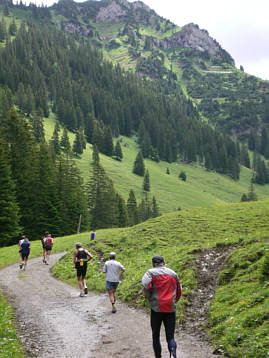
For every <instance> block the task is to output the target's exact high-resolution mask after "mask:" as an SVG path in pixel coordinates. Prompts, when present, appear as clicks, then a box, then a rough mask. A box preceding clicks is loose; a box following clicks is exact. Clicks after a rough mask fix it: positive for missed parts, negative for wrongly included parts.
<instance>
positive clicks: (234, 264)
mask: <svg viewBox="0 0 269 358" xmlns="http://www.w3.org/2000/svg"><path fill="white" fill-rule="evenodd" d="M268 220H269V200H266V201H260V202H249V203H239V204H229V205H216V206H211V207H200V208H192V209H188V210H182V211H180V212H175V213H169V214H166V215H163V216H161V217H158V218H156V219H152V220H149V221H147V222H144V223H141V224H139V225H137V226H135V227H132V228H126V229H107V230H100V231H97V237H96V241H95V242H94V245H92V246H91V247H90V250H91V252H92V254H93V255H94V259H93V260H92V261H91V264H90V265H89V270H88V286H89V287H90V289H91V290H96V291H101V292H103V291H104V288H105V286H104V276H103V274H102V273H101V272H100V268H101V267H102V261H103V260H105V259H107V257H108V254H109V252H110V251H111V250H115V251H116V252H117V258H118V260H119V261H121V262H122V263H123V264H124V266H125V267H126V273H125V277H124V280H123V282H122V284H121V285H120V286H119V297H120V298H121V299H122V300H124V301H126V302H129V303H131V304H133V305H136V306H140V307H145V306H146V304H145V301H144V297H143V295H142V291H141V278H142V276H143V273H144V272H145V271H146V269H148V268H149V267H151V257H152V256H153V255H155V254H162V255H164V257H165V259H166V263H167V266H169V267H171V268H172V269H174V270H175V271H176V272H178V274H179V276H180V280H181V283H182V286H183V297H182V299H181V300H180V302H179V304H178V306H177V310H178V311H177V317H178V321H179V322H185V321H188V320H189V319H190V317H189V316H188V314H187V311H188V308H189V307H192V305H194V302H195V300H196V298H197V296H198V298H199V291H200V290H198V287H199V286H198V277H199V276H202V277H203V275H205V271H206V270H199V269H198V267H199V263H200V262H201V260H202V258H203V257H204V256H205V255H207V256H210V255H212V254H214V253H215V252H216V251H217V250H220V251H221V252H222V253H223V254H224V255H223V259H222V262H219V263H218V265H217V267H216V272H217V276H218V280H217V284H218V286H217V289H216V292H215V295H214V298H213V301H212V302H211V305H210V317H209V320H208V323H207V325H208V331H209V334H210V335H211V337H212V339H213V342H214V345H215V346H216V347H217V348H218V349H219V350H221V351H226V352H228V353H229V356H230V357H241V358H265V357H267V356H268V355H267V354H268V352H269V339H268V329H269V282H268V277H269V268H268V267H269V257H268V252H269V227H268ZM77 241H81V242H82V243H83V245H84V246H85V247H88V245H89V243H90V240H89V233H83V234H79V235H73V236H67V237H62V238H56V239H55V245H54V249H53V251H54V252H61V251H67V255H66V256H65V258H64V259H62V260H61V261H60V262H59V263H58V264H57V265H56V266H55V267H54V268H53V273H54V275H55V276H56V277H57V278H60V279H63V280H65V281H66V282H68V283H70V284H72V285H75V286H76V285H77V283H76V275H75V270H74V268H73V263H72V254H73V250H74V245H75V242H77ZM41 254H42V249H41V245H40V242H36V241H35V242H33V243H32V252H31V256H32V257H33V256H38V255H41ZM211 257H212V256H211ZM225 257H226V258H225ZM17 260H18V253H17V247H15V246H13V247H9V248H2V249H0V267H3V266H6V265H8V264H11V263H14V262H16V261H17ZM214 260H215V257H214V256H213V257H212V261H214ZM207 284H209V285H210V284H211V282H206V281H205V280H204V285H207ZM210 299H211V298H210V297H209V295H208V300H210ZM193 315H194V318H197V317H199V315H200V310H199V309H198V310H197V311H195V310H194V311H193ZM1 334H2V336H3V332H1V331H0V335H1Z"/></svg>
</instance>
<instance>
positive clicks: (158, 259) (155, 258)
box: [152, 255, 164, 264]
mask: <svg viewBox="0 0 269 358" xmlns="http://www.w3.org/2000/svg"><path fill="white" fill-rule="evenodd" d="M163 262H164V258H163V257H162V256H160V255H156V256H153V257H152V263H154V264H160V263H163Z"/></svg>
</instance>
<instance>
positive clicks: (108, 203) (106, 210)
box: [87, 162, 119, 228]
mask: <svg viewBox="0 0 269 358" xmlns="http://www.w3.org/2000/svg"><path fill="white" fill-rule="evenodd" d="M87 191H88V205H89V211H90V220H91V227H95V228H108V227H113V226H114V227H116V226H118V218H119V210H118V206H117V201H116V192H115V190H114V186H113V182H112V181H111V179H109V177H108V176H107V175H106V172H105V170H104V168H103V167H102V166H101V165H100V163H99V162H94V164H93V169H92V172H91V175H90V179H89V182H88V184H87Z"/></svg>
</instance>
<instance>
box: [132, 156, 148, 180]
mask: <svg viewBox="0 0 269 358" xmlns="http://www.w3.org/2000/svg"><path fill="white" fill-rule="evenodd" d="M133 173H134V174H137V175H140V176H144V174H145V164H144V158H143V155H142V152H141V151H140V152H138V154H137V156H136V158H135V161H134V167H133Z"/></svg>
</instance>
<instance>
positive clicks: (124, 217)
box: [117, 195, 128, 227]
mask: <svg viewBox="0 0 269 358" xmlns="http://www.w3.org/2000/svg"><path fill="white" fill-rule="evenodd" d="M117 203H118V210H119V222H118V225H119V227H126V226H127V225H128V213H127V208H126V205H125V202H124V199H123V198H122V197H121V196H120V195H117Z"/></svg>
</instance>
